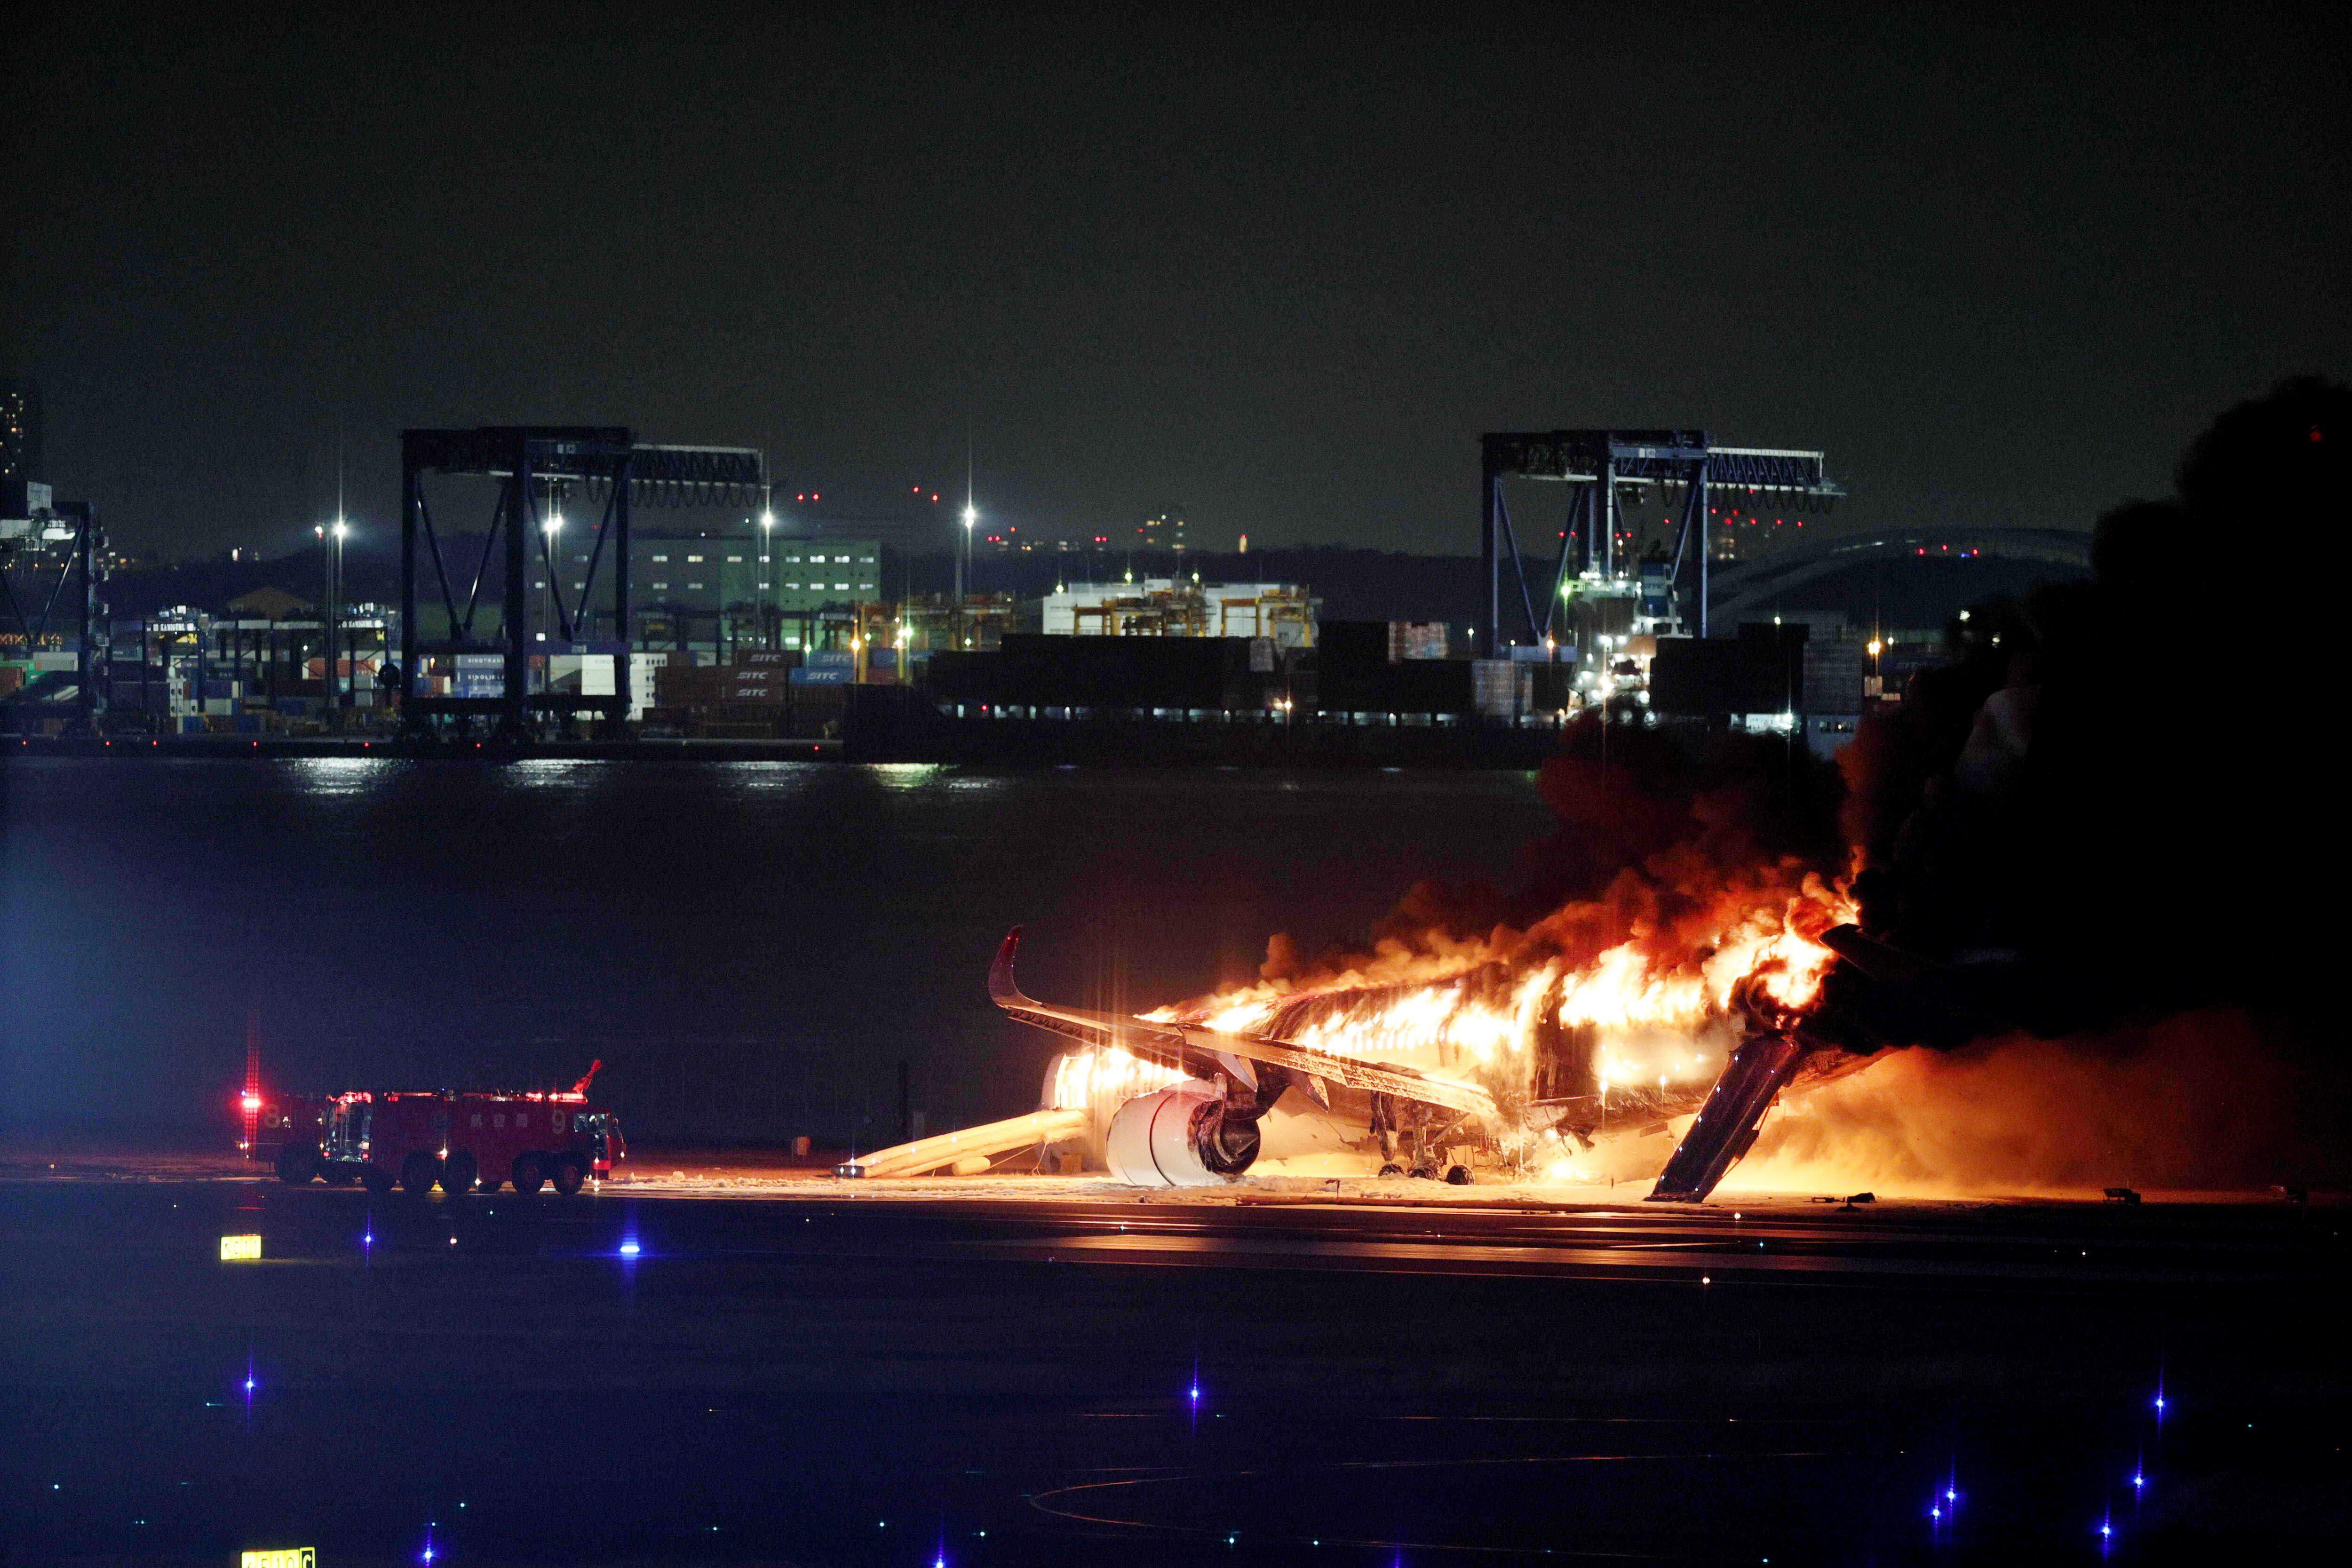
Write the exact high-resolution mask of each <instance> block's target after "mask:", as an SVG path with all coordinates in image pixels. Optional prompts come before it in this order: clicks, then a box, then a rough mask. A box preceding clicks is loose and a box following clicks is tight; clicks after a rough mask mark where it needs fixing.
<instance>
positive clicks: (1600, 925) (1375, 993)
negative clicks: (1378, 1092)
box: [1144, 847, 1854, 1102]
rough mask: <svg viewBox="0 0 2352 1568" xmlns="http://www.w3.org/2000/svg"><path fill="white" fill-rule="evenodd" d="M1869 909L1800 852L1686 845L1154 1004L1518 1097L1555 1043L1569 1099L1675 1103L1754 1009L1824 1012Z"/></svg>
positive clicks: (1192, 1018) (1277, 959)
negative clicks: (1518, 904) (1858, 910)
mask: <svg viewBox="0 0 2352 1568" xmlns="http://www.w3.org/2000/svg"><path fill="white" fill-rule="evenodd" d="M1853 918H1854V907H1853V900H1852V899H1851V897H1850V896H1849V895H1848V893H1847V890H1846V884H1845V882H1844V881H1843V879H1841V880H1839V881H1837V882H1835V883H1833V884H1832V883H1831V882H1828V881H1825V880H1824V879H1822V877H1821V876H1820V875H1818V874H1817V873H1815V872H1813V871H1811V870H1810V869H1809V868H1806V867H1805V866H1804V865H1803V864H1802V863H1801V862H1800V861H1799V860H1797V859H1795V858H1786V859H1783V860H1781V861H1780V862H1777V863H1773V864H1766V865H1760V866H1754V867H1749V868H1744V869H1740V870H1738V871H1733V872H1729V873H1727V872H1725V871H1724V870H1723V869H1722V868H1720V867H1718V866H1716V865H1713V864H1711V863H1709V862H1708V861H1707V860H1706V857H1704V856H1701V855H1699V854H1698V853H1696V851H1695V850H1692V849H1689V848H1688V847H1677V848H1673V849H1668V850H1666V851H1664V852H1663V853H1661V854H1659V855H1656V856H1654V857H1652V858H1651V859H1650V860H1649V862H1648V863H1647V865H1646V866H1645V867H1644V868H1643V870H1641V871H1634V870H1632V869H1628V870H1625V871H1623V872H1621V873H1620V874H1619V875H1618V876H1617V878H1616V879H1615V880H1614V881H1613V882H1612V884H1611V885H1610V887H1609V888H1608V889H1607V890H1606V891H1605V892H1604V893H1603V895H1602V896H1601V898H1599V899H1596V900H1589V901H1579V902H1574V903H1570V904H1567V905H1564V906H1562V907H1561V908H1560V909H1559V910H1554V911H1553V912H1552V913H1550V914H1549V915H1547V916H1545V917H1544V918H1543V919H1541V920H1538V921H1535V922H1533V923H1531V924H1530V925H1528V927H1527V928H1526V929H1525V930H1517V929H1513V928H1511V927H1509V926H1497V927H1496V928H1495V929H1494V930H1493V931H1491V932H1490V933H1489V934H1488V935H1486V937H1485V938H1483V939H1473V940H1462V939H1458V938H1454V937H1450V936H1448V935H1446V934H1445V933H1444V932H1443V931H1428V932H1425V933H1423V934H1421V935H1419V936H1413V937H1403V938H1396V937H1391V938H1389V939H1386V940H1383V941H1382V942H1380V943H1379V944H1378V946H1377V947H1376V948H1375V950H1374V951H1373V952H1370V953H1369V954H1362V955H1355V956H1350V957H1346V958H1341V959H1337V960H1326V961H1325V962H1324V963H1322V964H1321V965H1320V966H1319V967H1318V968H1315V969H1313V970H1311V971H1309V972H1307V973H1297V974H1291V973H1281V971H1282V970H1283V969H1284V968H1285V967H1286V966H1285V964H1284V963H1283V955H1284V953H1285V952H1286V944H1284V943H1282V942H1280V941H1279V940H1277V942H1276V943H1274V944H1272V945H1271V946H1270V949H1269V952H1270V953H1271V954H1272V956H1270V958H1269V961H1268V963H1267V966H1266V970H1265V973H1266V974H1267V978H1265V980H1263V981H1261V982H1260V983H1258V984H1254V985H1248V986H1243V987H1238V988H1235V989H1233V990H1228V991H1224V992H1221V993H1218V994H1214V995H1212V996H1208V997H1203V998H1201V999H1199V1000H1197V1001H1194V1002H1192V1003H1189V1004H1185V1005H1180V1006H1173V1007H1163V1008H1160V1009H1159V1010H1158V1011H1156V1012H1153V1013H1150V1014H1146V1015H1144V1016H1145V1017H1146V1018H1148V1019H1150V1020H1152V1021H1154V1022H1181V1023H1188V1024H1199V1025H1202V1026H1207V1027H1210V1028H1215V1029H1223V1030H1231V1031H1237V1032H1248V1033H1262V1034H1268V1035H1273V1036H1276V1037H1280V1038H1283V1039H1287V1040H1291V1041H1295V1042H1297V1043H1298V1044H1301V1045H1306V1046H1311V1047H1315V1048H1317V1049H1319V1050H1325V1051H1330V1052H1333V1053H1335V1054H1340V1055H1347V1056H1353V1057H1358V1058H1365V1059H1368V1060H1374V1061H1381V1062H1388V1063H1394V1064H1398V1065H1402V1066H1408V1067H1412V1068H1417V1069H1419V1070H1421V1071H1423V1072H1427V1073H1432V1074H1434V1075H1437V1076H1441V1077H1451V1078H1456V1079H1468V1080H1475V1081H1479V1082H1482V1083H1483V1084H1485V1085H1486V1087H1487V1088H1488V1089H1490V1090H1492V1091H1494V1092H1495V1093H1496V1097H1497V1099H1498V1100H1503V1101H1505V1102H1509V1101H1512V1100H1519V1101H1524V1100H1526V1099H1528V1098H1529V1097H1530V1095H1531V1094H1535V1093H1539V1092H1545V1091H1543V1090H1541V1089H1538V1087H1537V1086H1538V1079H1539V1077H1540V1076H1541V1074H1542V1069H1543V1067H1544V1058H1545V1057H1546V1055H1547V1053H1548V1052H1549V1054H1550V1055H1551V1056H1552V1057H1553V1058H1557V1062H1558V1066H1559V1068H1564V1069H1566V1070H1565V1072H1563V1073H1559V1074H1557V1075H1555V1077H1554V1079H1552V1087H1551V1088H1550V1089H1549V1095H1550V1096H1552V1097H1557V1096H1558V1095H1559V1094H1562V1093H1565V1094H1569V1095H1573V1094H1576V1093H1580V1092H1593V1091H1597V1092H1598V1093H1599V1094H1600V1095H1601V1096H1603V1097H1604V1098H1605V1097H1607V1096H1608V1095H1609V1094H1610V1093H1611V1092H1612V1089H1623V1090H1627V1091H1631V1092H1633V1093H1635V1094H1638V1095H1643V1096H1648V1097H1652V1098H1654V1099H1658V1100H1665V1099H1671V1098H1673V1097H1675V1094H1676V1093H1677V1091H1678V1090H1684V1089H1691V1088H1694V1087H1700V1086H1704V1085H1705V1084H1706V1083H1708V1082H1711V1081H1712V1080H1713V1079H1714V1077H1715V1075H1716V1073H1717V1071H1718V1070H1719V1069H1720V1068H1721V1066H1722V1061H1723V1056H1724V1053H1725V1052H1726V1051H1727V1050H1728V1049H1729V1048H1730V1047H1732V1046H1734V1045H1736V1044H1737V1043H1738V1037H1739V1036H1740V1035H1741V1034H1742V1033H1743V1032H1744V1030H1745V1028H1746V1027H1747V1023H1746V1017H1747V1016H1761V1017H1762V1018H1763V1020H1764V1021H1765V1022H1767V1023H1770V1024H1778V1023H1780V1022H1784V1021H1793V1019H1794V1017H1795V1016H1799V1015H1801V1014H1802V1013H1803V1012H1804V1011H1805V1010H1806V1009H1807V1008H1809V1007H1810V1006H1811V1005H1812V1003H1813V1002H1814V1000H1815V998H1816V997H1817V996H1818V994H1819V993H1820V989H1821V984H1822V978H1823V976H1824V975H1826V974H1827V973H1828V972H1829V969H1830V966H1831V964H1832V963H1834V962H1835V955H1834V954H1833V953H1832V952H1831V951H1830V950H1829V949H1828V948H1826V947H1824V946H1822V943H1821V941H1820V938H1821V935H1822V932H1824V931H1827V930H1829V929H1830V928H1831V927H1832V926H1834V925H1838V924H1840V923H1843V922H1845V921H1852V920H1853ZM1580 1079H1581V1080H1582V1081H1581V1082H1579V1081H1578V1080H1580ZM1561 1080H1564V1081H1561ZM1587 1086H1589V1087H1587Z"/></svg>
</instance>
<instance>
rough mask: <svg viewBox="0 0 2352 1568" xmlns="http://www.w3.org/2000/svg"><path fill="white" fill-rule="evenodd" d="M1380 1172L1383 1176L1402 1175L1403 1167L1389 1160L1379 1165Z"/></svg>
mask: <svg viewBox="0 0 2352 1568" xmlns="http://www.w3.org/2000/svg"><path fill="white" fill-rule="evenodd" d="M1403 1174H1404V1167H1403V1166H1402V1165H1400V1164H1398V1163H1396V1162H1395V1161H1393V1160H1391V1161H1390V1162H1389V1163H1387V1164H1385V1165H1382V1166H1381V1175H1383V1176H1402V1175H1403Z"/></svg>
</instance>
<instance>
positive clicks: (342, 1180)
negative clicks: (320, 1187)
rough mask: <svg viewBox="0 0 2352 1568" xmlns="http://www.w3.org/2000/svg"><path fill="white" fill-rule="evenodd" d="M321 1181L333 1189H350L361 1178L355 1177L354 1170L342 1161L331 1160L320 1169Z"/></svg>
mask: <svg viewBox="0 0 2352 1568" xmlns="http://www.w3.org/2000/svg"><path fill="white" fill-rule="evenodd" d="M319 1179H320V1181H323V1182H325V1183H326V1184H327V1185H329V1186H331V1187H348V1186H350V1185H351V1184H352V1183H353V1182H356V1181H358V1180H359V1177H358V1176H356V1175H354V1174H353V1173H352V1168H351V1167H350V1166H349V1165H346V1164H344V1163H342V1162H341V1160H330V1161H328V1162H327V1163H325V1164H323V1165H321V1166H320V1167H319Z"/></svg>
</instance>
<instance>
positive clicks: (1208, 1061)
mask: <svg viewBox="0 0 2352 1568" xmlns="http://www.w3.org/2000/svg"><path fill="white" fill-rule="evenodd" d="M1021 930H1022V928H1021V927H1019V926H1014V927H1013V930H1012V931H1011V932H1010V933H1009V934H1008V935H1007V936H1006V937H1005V939H1004V944H1003V946H1002V947H1000V948H998V949H997V950H996V962H995V963H992V964H990V965H989V969H988V996H989V1000H990V1001H992V1002H994V1003H995V1004H996V1005H998V1006H999V1007H1002V1008H1003V1009H1004V1011H1005V1013H1006V1014H1007V1015H1008V1016H1011V1017H1013V1018H1016V1019H1018V1020H1020V1021H1021V1022H1022V1023H1024V1024H1029V1025H1032V1026H1035V1027H1037V1028H1040V1029H1047V1030H1051V1031H1052V1032H1053V1033H1055V1034H1057V1035H1063V1036H1066V1037H1069V1038H1071V1039H1074V1040H1080V1041H1083V1042H1085V1043H1086V1044H1087V1045H1094V1046H1117V1047H1119V1048H1120V1049H1121V1050H1123V1051H1126V1052H1127V1053H1128V1054H1129V1055H1130V1056H1136V1057H1141V1058H1146V1059H1148V1060H1151V1061H1157V1062H1161V1063H1164V1064H1167V1065H1170V1066H1172V1067H1175V1068H1178V1069H1179V1070H1181V1071H1183V1072H1189V1073H1193V1074H1196V1075H1199V1076H1202V1077H1207V1076H1211V1075H1213V1074H1214V1073H1216V1072H1218V1071H1220V1070H1222V1071H1224V1072H1226V1073H1229V1074H1231V1075H1233V1076H1234V1077H1236V1078H1239V1079H1242V1080H1243V1081H1244V1082H1245V1083H1248V1084H1249V1085H1250V1086H1251V1087H1252V1088H1255V1087H1256V1082H1255V1074H1254V1073H1253V1072H1251V1071H1250V1070H1249V1067H1248V1064H1250V1063H1254V1062H1255V1063H1263V1064H1265V1066H1268V1067H1276V1068H1286V1069H1287V1070H1289V1071H1291V1072H1295V1073H1297V1074H1300V1075H1302V1076H1303V1077H1306V1078H1308V1079H1324V1080H1326V1081H1328V1082H1331V1083H1343V1084H1346V1085H1347V1086H1348V1087H1349V1088H1350V1089H1364V1090H1367V1091H1369V1092H1370V1093H1373V1094H1385V1095H1391V1096H1393V1097H1394V1098H1396V1099H1399V1100H1417V1101H1419V1102H1420V1103H1422V1104H1424V1105H1434V1106H1438V1107H1441V1108H1443V1109H1444V1110H1451V1111H1456V1112H1466V1113H1468V1114H1471V1115H1476V1116H1486V1117H1492V1116H1494V1115H1495V1114H1496V1109H1495V1100H1494V1097H1493V1096H1492V1095H1490V1094H1488V1093H1487V1092H1486V1090H1485V1089H1481V1088H1480V1087H1478V1086H1477V1085H1476V1084H1474V1083H1457V1082H1455V1081H1454V1080H1453V1079H1441V1078H1430V1077H1428V1076H1426V1075H1424V1074H1422V1073H1418V1072H1415V1071H1414V1070H1413V1069H1412V1068H1405V1067H1395V1066H1391V1065H1389V1064H1386V1063H1381V1062H1368V1061H1361V1060H1359V1059H1358V1058H1354V1057H1343V1056H1335V1055H1333V1054H1332V1053H1330V1052H1328V1051H1318V1050H1313V1049H1310V1048H1309V1047H1306V1046H1297V1045H1293V1044H1291V1043H1290V1042H1289V1041H1287V1040H1277V1039H1274V1038H1271V1037H1267V1036H1265V1035H1250V1034H1239V1033H1234V1032H1231V1031H1227V1030H1221V1029H1204V1028H1202V1027H1201V1026H1198V1025H1195V1024H1155V1023H1150V1022H1148V1021H1146V1020H1144V1019H1141V1018H1136V1017H1131V1016H1128V1015H1127V1014H1124V1013H1105V1012H1097V1011H1095V1010H1093V1009H1090V1008H1083V1007H1061V1006H1056V1005H1053V1004H1051V1003H1046V1002H1040V1001H1038V1000H1036V999H1035V998H1034V997H1032V996H1026V995H1024V994H1022V991H1021V987H1020V984H1018V983H1017V982H1016V981H1015V980H1014V979H1013V955H1014V954H1015V953H1017V952H1019V951H1020V949H1021Z"/></svg>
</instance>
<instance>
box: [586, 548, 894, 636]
mask: <svg viewBox="0 0 2352 1568" xmlns="http://www.w3.org/2000/svg"><path fill="white" fill-rule="evenodd" d="M629 553H630V555H631V557H632V559H631V561H630V563H629V578H630V596H631V597H632V598H634V599H635V601H636V603H637V605H639V607H641V608H645V609H652V608H656V607H672V608H676V609H678V610H682V611H685V612H686V613H688V614H689V615H697V616H705V615H711V614H715V613H717V612H719V611H720V610H729V611H736V610H757V609H761V608H763V607H769V608H774V609H777V610H781V611H782V612H783V613H784V614H786V615H800V614H803V613H806V612H814V611H816V610H822V609H824V608H826V607H828V606H832V605H843V606H845V605H859V604H874V603H877V602H878V601H879V600H880V599H881V598H882V572H881V567H882V547H881V546H880V545H879V544H878V543H877V542H875V541H873V540H870V539H868V540H851V539H808V538H790V539H786V538H763V537H761V536H760V535H758V534H719V533H651V532H646V533H635V532H633V533H632V534H631V535H630V537H629ZM573 564H574V569H575V571H577V570H584V569H585V568H586V565H587V561H586V552H584V551H583V552H576V559H575V561H574V563H573Z"/></svg>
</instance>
